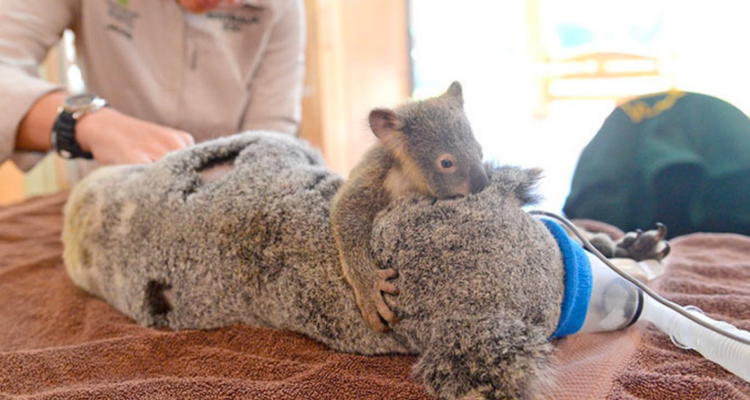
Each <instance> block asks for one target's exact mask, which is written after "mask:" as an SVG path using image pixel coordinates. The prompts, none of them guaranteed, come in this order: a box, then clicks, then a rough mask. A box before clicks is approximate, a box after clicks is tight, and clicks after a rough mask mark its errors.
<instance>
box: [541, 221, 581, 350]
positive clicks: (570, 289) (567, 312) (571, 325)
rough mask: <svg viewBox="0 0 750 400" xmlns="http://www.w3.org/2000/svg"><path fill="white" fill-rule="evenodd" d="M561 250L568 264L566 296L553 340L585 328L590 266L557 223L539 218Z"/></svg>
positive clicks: (566, 265) (566, 264)
mask: <svg viewBox="0 0 750 400" xmlns="http://www.w3.org/2000/svg"><path fill="white" fill-rule="evenodd" d="M540 220H541V221H542V222H543V223H544V225H546V226H547V229H549V231H550V233H552V236H554V237H555V240H557V245H558V246H560V252H561V253H562V256H563V263H564V264H565V293H564V295H563V301H562V309H561V310H560V322H558V323H557V329H555V332H554V333H553V334H552V338H559V337H563V336H568V335H572V334H574V333H576V332H578V331H579V330H581V327H582V326H583V321H584V320H585V319H586V312H587V311H588V308H589V301H590V300H591V285H592V277H591V262H590V261H589V258H588V256H587V255H586V252H585V250H583V247H581V245H580V244H578V243H577V242H575V241H573V240H572V239H571V238H570V236H568V234H567V232H565V229H563V228H562V227H561V226H560V225H558V224H557V223H556V222H554V221H552V220H550V219H547V218H540Z"/></svg>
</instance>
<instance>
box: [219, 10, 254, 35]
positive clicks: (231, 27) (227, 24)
mask: <svg viewBox="0 0 750 400" xmlns="http://www.w3.org/2000/svg"><path fill="white" fill-rule="evenodd" d="M206 17H207V18H209V19H213V20H220V21H222V22H223V23H224V30H225V31H230V32H239V31H241V30H242V28H244V27H245V26H247V25H252V24H257V23H258V22H260V18H258V16H257V15H242V14H239V13H234V12H228V11H213V12H209V13H208V14H206Z"/></svg>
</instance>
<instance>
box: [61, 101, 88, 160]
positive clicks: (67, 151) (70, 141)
mask: <svg viewBox="0 0 750 400" xmlns="http://www.w3.org/2000/svg"><path fill="white" fill-rule="evenodd" d="M75 127H76V119H75V118H73V114H71V113H69V112H67V111H64V110H63V111H61V112H60V114H58V116H57V119H56V120H55V124H54V126H53V127H52V146H53V147H54V149H55V151H56V152H57V153H58V154H59V155H60V156H61V157H63V158H66V159H71V158H85V159H88V160H91V159H93V158H94V155H93V154H91V153H90V152H87V151H83V150H82V149H81V146H79V145H78V141H76V135H75V131H76V130H75Z"/></svg>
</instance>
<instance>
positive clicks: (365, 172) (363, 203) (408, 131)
mask: <svg viewBox="0 0 750 400" xmlns="http://www.w3.org/2000/svg"><path fill="white" fill-rule="evenodd" d="M461 92H462V90H461V85H460V84H459V83H458V82H453V84H451V86H450V87H449V88H448V90H447V91H446V92H445V93H444V94H442V95H441V96H438V97H434V98H430V99H427V100H422V101H415V102H410V103H406V104H403V105H401V106H399V107H397V108H395V109H394V110H390V109H375V110H373V111H372V112H371V113H370V116H369V123H370V128H371V129H372V132H373V133H374V134H375V136H376V137H377V138H378V142H377V143H376V144H375V145H374V146H373V147H372V148H371V149H370V150H369V151H368V152H367V153H366V154H365V156H364V158H363V159H362V161H360V163H359V164H358V165H357V166H356V167H355V168H354V170H353V171H352V172H351V174H350V177H349V179H348V180H347V182H346V183H345V184H344V185H343V186H342V187H341V189H340V190H339V192H338V193H337V194H336V197H335V198H334V200H333V202H332V206H331V226H332V230H333V236H334V238H335V240H336V247H337V248H338V252H339V258H340V261H341V265H342V268H343V272H344V277H345V278H346V280H347V282H348V283H349V285H351V286H352V288H353V289H354V293H355V297H356V301H357V305H358V306H359V309H360V311H361V312H362V316H363V317H364V318H365V320H366V321H367V322H368V323H369V324H370V325H371V326H372V327H373V328H374V329H375V330H378V331H381V332H385V331H388V330H389V326H388V325H387V324H395V323H397V322H398V317H397V316H396V314H395V313H394V312H393V311H391V309H390V308H389V307H388V305H387V304H386V303H385V300H384V299H383V294H382V292H385V293H389V294H394V295H395V294H398V289H397V288H396V286H395V285H393V284H392V283H391V282H388V281H387V280H388V279H391V278H395V277H396V276H397V272H396V271H395V270H393V269H380V268H378V266H377V265H376V262H375V260H374V259H373V256H372V253H371V249H370V245H369V238H370V236H371V232H372V227H373V221H374V219H375V216H376V215H377V213H378V212H379V211H381V210H383V209H384V208H385V207H386V206H387V205H388V204H389V203H390V202H392V201H393V200H394V199H396V198H398V197H400V196H403V195H405V194H408V193H420V194H423V195H426V196H430V197H434V198H438V199H443V198H450V197H457V196H466V195H468V194H470V193H476V192H479V191H481V190H482V189H484V188H485V187H486V186H487V184H488V183H489V179H488V177H487V174H486V172H485V169H484V167H483V165H482V148H481V146H480V145H479V143H478V142H477V141H476V139H475V138H474V134H473V133H472V130H471V127H470V125H469V121H468V119H467V117H466V114H465V113H464V110H463V96H462V93H461ZM381 318H382V319H381Z"/></svg>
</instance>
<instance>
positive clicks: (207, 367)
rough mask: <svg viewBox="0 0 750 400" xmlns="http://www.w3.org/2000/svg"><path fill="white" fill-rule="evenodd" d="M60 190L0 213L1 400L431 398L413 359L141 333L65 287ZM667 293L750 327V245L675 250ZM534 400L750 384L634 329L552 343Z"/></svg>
mask: <svg viewBox="0 0 750 400" xmlns="http://www.w3.org/2000/svg"><path fill="white" fill-rule="evenodd" d="M65 199H66V194H64V193H63V194H59V195H55V196H50V197H41V198H36V199H32V200H30V201H27V202H25V203H22V204H19V205H16V206H12V207H7V208H0V398H5V397H7V396H27V397H28V398H34V399H36V398H69V397H75V398H148V399H159V398H169V399H172V398H180V399H182V398H185V399H188V398H200V399H203V398H273V399H383V398H388V399H399V398H401V399H420V398H423V399H427V398H429V396H428V395H427V394H426V393H425V392H424V388H423V387H422V386H421V385H419V384H417V383H416V382H415V381H414V380H413V379H411V378H410V376H409V372H410V368H411V367H412V365H413V364H414V362H415V359H414V358H412V357H403V356H389V357H363V356H355V355H350V354H342V353H336V352H333V351H331V350H328V349H327V348H325V347H324V346H322V345H320V344H318V343H316V342H314V341H312V340H309V339H307V338H305V337H302V336H300V335H296V334H292V333H289V332H283V331H275V330H270V329H260V328H251V327H247V326H231V327H226V328H223V329H217V330H213V331H181V332H172V331H158V330H153V329H148V328H143V327H141V326H139V325H137V324H135V323H134V322H132V321H130V320H129V319H127V318H125V317H124V316H122V315H121V314H119V313H118V312H117V311H115V310H114V308H112V307H110V306H109V305H108V304H107V303H105V302H104V301H102V300H99V299H97V298H95V297H92V296H90V295H87V294H86V293H84V292H83V291H81V290H80V289H78V288H77V287H75V286H74V285H73V283H72V282H71V281H70V279H68V277H67V275H66V273H65V269H64V266H63V264H62V260H61V258H60V255H61V252H62V245H61V243H60V240H59V235H60V230H61V223H62V222H61V209H62V206H63V204H64V202H65ZM672 248H673V250H672V254H671V255H670V258H669V259H668V263H667V272H666V274H665V275H664V276H663V277H662V278H660V279H659V280H657V281H655V282H653V283H654V285H655V288H656V289H657V290H658V291H659V292H660V293H662V294H664V295H665V296H666V297H668V298H670V299H672V300H675V301H677V302H678V303H680V304H693V305H696V306H698V307H700V308H702V309H703V310H704V311H705V312H706V313H708V314H709V315H710V316H712V317H714V318H717V319H723V320H726V321H727V322H730V323H732V324H735V325H736V326H738V327H740V328H742V329H745V330H750V238H748V237H744V236H738V235H722V234H694V235H690V236H685V237H681V238H677V239H675V240H674V241H673V242H672ZM557 344H558V347H559V348H558V351H557V360H556V369H557V373H558V379H557V384H556V385H555V387H554V388H553V389H552V390H551V391H550V392H549V393H547V394H545V395H544V396H543V397H542V398H555V399H600V398H614V399H622V398H625V399H635V398H643V399H658V400H664V399H673V398H682V399H700V398H711V399H714V398H726V399H750V384H749V383H747V382H745V381H743V380H741V379H740V378H737V377H735V376H733V375H731V374H730V373H728V372H726V371H725V370H723V369H722V368H721V367H719V366H717V365H715V364H713V363H711V362H709V361H707V360H705V359H704V358H703V357H701V356H700V355H699V354H697V353H695V352H692V351H685V350H680V349H678V348H677V347H675V346H674V345H672V343H671V342H670V340H669V338H667V337H666V336H665V335H664V334H662V333H660V332H658V331H655V330H653V329H652V328H649V327H647V326H646V325H645V324H643V323H639V324H637V325H636V326H634V327H631V328H629V329H627V330H624V331H619V332H612V333H599V334H587V335H577V336H571V337H568V338H565V339H563V340H560V341H558V342H557Z"/></svg>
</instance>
